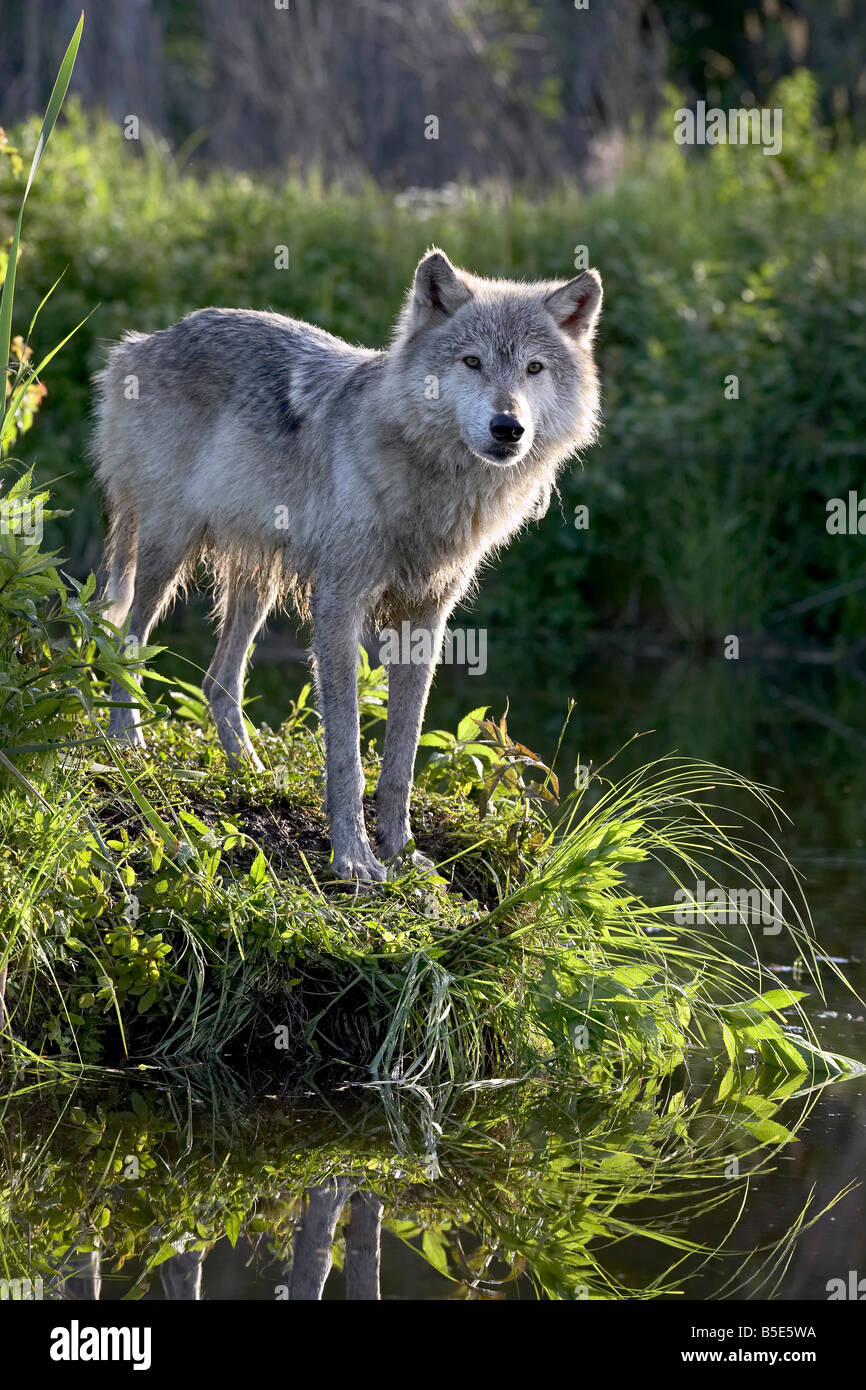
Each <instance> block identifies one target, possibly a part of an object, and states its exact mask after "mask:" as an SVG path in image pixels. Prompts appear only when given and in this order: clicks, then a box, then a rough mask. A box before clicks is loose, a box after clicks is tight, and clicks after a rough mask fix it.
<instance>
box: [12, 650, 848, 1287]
mask: <svg viewBox="0 0 866 1390" xmlns="http://www.w3.org/2000/svg"><path fill="white" fill-rule="evenodd" d="M500 640H501V642H502V650H501V651H500V652H497V646H496V638H495V635H493V636H492V637H491V666H490V669H491V672H500V671H501V670H502V669H503V665H502V662H503V661H504V662H505V663H506V665H505V669H507V644H506V643H505V639H504V638H502V639H500ZM263 655H264V658H265V659H264V660H263V661H262V665H261V667H260V668H259V674H258V677H257V681H258V689H259V692H260V694H261V695H262V701H261V706H260V710H259V711H257V717H259V718H262V717H270V718H271V719H272V720H273V721H274V722H276V713H277V708H278V702H279V694H278V693H277V692H278V690H279V687H281V686H282V684H283V682H285V689H286V695H287V697H288V695H291V694H294V693H296V688H297V685H298V684H299V683H300V679H301V672H300V669H299V668H295V669H294V670H288V671H286V670H281V671H280V678H279V682H275V681H274V679H273V677H274V676H275V674H276V671H275V668H274V667H270V668H269V666H268V663H267V660H266V655H267V653H266V651H265V653H264V654H263ZM564 683H565V685H566V688H568V685H570V687H571V689H572V691H573V694H574V696H575V698H576V699H577V700H578V704H577V707H576V709H575V711H574V713H573V715H572V719H571V723H570V725H569V728H568V732H567V734H566V736H565V738H564V740H563V743H562V748H561V750H560V759H559V762H558V770H559V772H560V776H561V779H562V780H563V781H565V782H567V781H568V780H569V776H570V775H573V769H574V767H575V764H576V763H577V761H578V758H579V759H580V761H581V762H583V763H587V762H592V763H593V764H594V765H595V766H598V765H599V764H600V763H603V762H605V761H606V760H607V759H608V758H610V757H611V756H612V755H613V754H614V753H616V751H617V749H618V748H620V747H621V746H622V745H624V744H626V743H627V741H628V740H629V739H630V738H631V736H632V735H633V734H635V733H640V734H641V735H642V737H641V738H640V739H639V740H637V742H635V743H632V744H629V746H628V747H627V748H625V750H624V751H623V753H622V754H621V756H620V757H619V758H618V759H617V761H616V762H615V763H614V764H613V766H612V767H611V769H610V772H611V774H612V775H616V773H617V772H618V771H619V772H625V771H627V770H628V769H629V767H631V766H634V765H635V764H636V763H638V762H645V761H649V760H650V759H651V758H653V757H657V756H659V755H662V754H665V753H669V752H671V751H674V750H677V751H678V752H680V753H682V754H685V755H689V756H695V757H702V758H707V759H710V760H713V761H717V762H720V763H722V764H724V765H726V766H730V767H733V768H735V769H737V770H738V771H740V772H743V773H745V774H747V775H749V776H750V777H752V778H755V779H756V780H759V781H761V782H764V783H767V784H769V785H771V786H773V787H775V788H778V789H779V793H780V799H781V801H782V805H783V807H784V809H785V811H786V812H787V814H788V815H789V816H790V818H791V820H790V823H786V824H785V825H784V827H783V830H782V833H781V840H782V844H783V847H784V849H785V850H786V852H787V853H788V855H789V857H790V858H791V859H792V861H793V862H794V863H795V865H796V866H797V867H798V868H799V869H800V871H801V872H802V874H803V875H804V877H805V889H806V894H807V898H808V902H809V905H810V908H811V911H812V916H813V921H814V927H815V932H816V934H817V937H818V940H819V942H820V945H821V950H822V951H823V953H824V954H825V955H826V956H827V957H829V958H831V959H832V960H834V961H836V962H837V963H838V964H839V965H840V968H841V969H842V970H843V971H844V972H845V974H846V975H847V977H848V979H849V980H850V981H851V983H852V984H853V985H854V987H855V989H856V991H857V993H858V994H860V995H862V994H863V993H864V990H866V970H864V964H863V955H864V950H863V943H864V940H866V825H864V814H863V812H864V805H866V771H864V765H866V764H864V748H866V719H864V717H863V714H862V707H863V694H864V683H866V682H864V680H863V678H862V677H861V676H860V675H859V673H857V672H854V671H850V670H846V671H839V670H838V669H836V667H835V666H830V665H829V664H828V665H823V664H815V663H811V664H810V663H804V662H801V663H797V662H795V661H793V660H790V659H789V660H788V661H786V662H784V663H779V664H778V665H776V666H772V665H770V666H760V667H759V666H750V665H748V664H746V663H737V662H725V661H723V660H721V659H719V660H713V661H707V662H704V663H701V664H694V663H689V662H688V661H686V660H685V659H684V658H681V657H677V656H672V655H671V653H670V652H667V651H661V650H659V651H643V652H636V651H635V650H634V649H633V648H632V649H629V648H626V647H624V646H623V647H620V646H618V645H617V644H615V643H612V642H608V643H606V644H604V645H602V646H598V645H596V646H594V647H588V648H587V649H586V651H585V652H584V653H583V654H582V655H581V657H580V660H579V661H578V662H576V663H575V664H574V668H573V670H572V671H571V673H570V674H569V675H568V677H567V680H566V681H565V682H564V681H563V675H562V672H561V671H560V672H557V673H556V681H555V686H556V691H557V693H556V694H548V692H547V688H546V686H545V682H544V680H542V679H541V678H540V677H539V678H538V679H534V678H533V679H528V678H526V679H524V681H523V682H522V683H521V685H520V686H519V687H517V688H514V689H512V691H511V705H510V711H509V727H510V728H511V730H512V732H513V734H514V736H515V737H518V738H520V739H521V740H522V741H525V742H527V743H528V744H530V746H533V747H535V748H536V750H537V751H538V752H539V753H540V754H541V755H542V756H543V757H544V758H545V759H546V760H547V759H549V758H550V757H551V756H552V754H553V751H554V749H555V747H556V744H557V739H558V736H559V731H560V726H561V722H562V715H563V697H562V689H563V684H564ZM501 689H502V682H501V680H500V679H497V680H496V681H495V682H494V681H493V680H492V679H491V680H490V681H489V682H488V680H487V678H486V677H479V678H477V679H472V678H468V677H466V675H465V673H464V675H463V676H462V678H461V677H460V676H458V675H457V674H456V673H455V672H454V671H451V672H444V673H443V678H442V679H441V680H440V683H439V688H438V690H437V692H436V694H435V696H434V698H433V700H432V702H431V708H430V712H429V717H428V721H427V726H428V727H437V726H440V727H451V728H453V727H454V726H455V723H456V719H457V718H458V717H459V716H460V715H461V714H463V713H465V712H466V711H467V710H468V709H469V708H472V707H474V706H477V705H480V704H483V703H485V702H488V701H489V702H490V703H491V705H492V707H493V710H494V712H495V713H496V714H499V713H501V708H500V704H501V696H499V695H498V694H497V693H496V692H497V691H501ZM569 769H572V773H569ZM760 949H761V951H762V952H763V955H762V959H763V961H764V963H765V964H767V965H769V966H772V967H773V968H774V969H775V970H776V971H777V972H779V973H780V975H781V976H782V978H783V979H784V980H786V981H787V980H790V979H791V978H792V977H793V956H792V954H791V951H790V948H789V947H788V946H787V945H786V940H785V938H784V937H779V938H772V937H769V938H764V939H763V941H762V944H761V947H760ZM800 983H801V984H802V982H800ZM802 987H804V988H805V987H806V985H805V984H802ZM808 1009H809V1012H810V1014H811V1017H812V1019H813V1021H814V1023H815V1026H816V1029H817V1031H818V1033H819V1037H820V1040H821V1042H822V1044H823V1045H824V1046H825V1047H827V1048H829V1049H831V1050H834V1051H837V1052H841V1053H844V1054H846V1055H848V1056H852V1057H855V1058H858V1059H860V1060H863V1059H866V1027H864V1008H863V1006H862V1005H861V1004H860V1002H859V1000H858V999H857V998H856V996H855V995H854V994H852V993H851V992H850V991H847V990H846V989H845V988H844V987H843V985H842V984H841V983H840V982H839V981H838V979H835V978H834V977H833V976H832V974H828V975H827V977H826V997H825V998H824V999H821V998H820V997H818V996H817V995H813V996H812V997H811V998H810V1000H809V1003H808ZM720 1075H721V1072H720V1071H718V1070H715V1069H714V1067H713V1064H712V1063H711V1061H710V1059H709V1058H708V1057H706V1056H700V1055H695V1056H694V1057H693V1058H690V1060H689V1065H688V1067H687V1068H681V1069H680V1070H679V1072H678V1073H677V1074H676V1075H675V1076H674V1077H673V1078H670V1079H669V1080H668V1082H666V1083H665V1085H664V1086H663V1087H661V1088H659V1089H657V1090H654V1089H653V1087H652V1086H651V1085H650V1084H649V1083H647V1084H646V1085H641V1084H640V1083H638V1084H637V1085H636V1086H635V1087H633V1088H631V1090H628V1091H624V1092H623V1093H622V1094H620V1095H618V1096H614V1097H612V1098H611V1097H608V1098H606V1099H605V1100H603V1101H602V1100H600V1099H599V1098H598V1097H596V1096H594V1095H593V1094H591V1093H590V1092H589V1091H588V1090H586V1089H581V1088H579V1087H577V1086H571V1087H569V1088H566V1089H562V1088H559V1089H557V1088H555V1087H552V1086H547V1085H545V1084H544V1083H542V1082H538V1081H530V1082H526V1083H525V1084H522V1085H503V1086H490V1087H486V1088H480V1089H476V1090H474V1091H472V1092H466V1091H451V1092H447V1093H443V1092H435V1093H427V1092H424V1091H423V1090H416V1091H411V1092H406V1091H401V1090H398V1089H396V1088H393V1089H390V1090H389V1089H387V1088H385V1089H382V1088H373V1087H358V1086H341V1085H339V1084H337V1085H334V1084H332V1083H329V1084H328V1086H327V1087H324V1086H323V1087H322V1089H320V1090H317V1089H316V1088H315V1087H311V1086H310V1085H309V1084H308V1083H306V1082H304V1081H302V1080H301V1081H298V1082H297V1083H296V1084H293V1085H292V1086H290V1087H286V1086H284V1085H282V1086H281V1088H280V1089H275V1085H274V1082H273V1080H272V1079H269V1078H267V1077H262V1076H258V1075H257V1076H238V1075H237V1074H236V1073H230V1072H223V1071H217V1072H211V1071H202V1072H198V1073H192V1074H189V1073H187V1074H184V1075H180V1074H178V1075H166V1074H164V1073H158V1072H145V1073H142V1074H140V1075H139V1076H138V1077H136V1078H133V1079H132V1081H131V1080H130V1078H129V1077H123V1076H119V1075H118V1076H113V1077H107V1078H103V1079H100V1081H99V1083H98V1084H91V1085H89V1086H87V1087H83V1088H82V1087H80V1086H79V1087H78V1088H76V1087H75V1086H70V1087H67V1088H63V1087H52V1088H51V1090H50V1091H49V1092H46V1093H39V1092H38V1091H36V1092H28V1093H27V1094H25V1095H23V1096H19V1097H18V1098H15V1099H13V1100H12V1101H9V1102H7V1104H6V1107H5V1111H4V1113H3V1116H2V1135H3V1142H4V1147H5V1164H4V1167H5V1169H6V1172H7V1174H11V1175H12V1176H11V1179H10V1191H9V1193H8V1194H7V1196H8V1201H9V1207H10V1209H11V1211H12V1212H13V1213H14V1236H13V1238H12V1242H11V1245H8V1246H7V1248H6V1250H5V1251H4V1254H5V1257H6V1267H7V1270H9V1272H10V1273H14V1272H15V1268H16V1261H17V1266H18V1268H19V1269H24V1270H25V1272H26V1271H27V1270H29V1271H30V1272H31V1273H34V1272H35V1269H36V1265H35V1263H34V1252H35V1251H41V1252H42V1258H43V1261H44V1263H43V1265H42V1266H40V1268H41V1269H42V1271H43V1272H42V1277H43V1284H44V1288H45V1296H46V1297H66V1298H77V1299H87V1298H93V1297H95V1296H99V1297H101V1298H102V1299H104V1300H105V1299H115V1298H123V1297H126V1298H144V1299H162V1298H166V1297H171V1298H184V1297H186V1298H190V1297H204V1298H207V1299H238V1300H273V1299H283V1298H309V1297H317V1296H323V1297H324V1298H326V1299H342V1298H346V1297H352V1298H358V1297H371V1296H375V1293H376V1290H377V1288H378V1289H379V1290H380V1292H381V1297H382V1298H385V1299H455V1298H458V1299H459V1298H463V1299H465V1298H470V1299H472V1298H482V1299H484V1298H486V1299H503V1298H506V1299H510V1298H524V1299H526V1298H530V1299H531V1298H536V1297H539V1296H541V1297H545V1296H555V1297H566V1298H608V1299H616V1298H625V1297H640V1298H682V1297H683V1296H685V1297H687V1298H699V1299H715V1298H725V1297H746V1298H752V1299H768V1298H773V1299H782V1300H786V1299H807V1300H826V1299H827V1298H828V1296H829V1292H830V1291H831V1290H834V1289H835V1290H836V1291H837V1294H838V1293H839V1291H840V1290H841V1289H842V1288H843V1287H844V1288H845V1289H846V1290H847V1296H848V1297H851V1296H852V1292H851V1290H852V1289H853V1288H854V1287H855V1286H856V1284H857V1283H858V1281H859V1280H860V1279H866V1219H864V1218H866V1196H864V1191H863V1189H862V1188H859V1187H856V1186H852V1184H856V1183H858V1182H859V1181H860V1180H861V1178H862V1174H863V1169H864V1159H866V1080H864V1078H862V1077H856V1078H853V1079H850V1080H846V1081H843V1082H841V1083H838V1084H835V1085H832V1086H828V1087H826V1088H824V1090H823V1091H816V1092H813V1093H811V1094H809V1095H803V1094H791V1095H789V1096H787V1098H786V1097H785V1096H783V1095H781V1094H777V1095H775V1096H771V1097H770V1099H769V1101H767V1100H766V1097H765V1098H764V1099H763V1100H762V1099H755V1096H756V1095H758V1094H759V1088H753V1091H752V1094H751V1096H749V1095H748V1094H747V1095H745V1097H741V1098H740V1101H739V1102H738V1104H737V1105H735V1106H734V1107H733V1108H732V1107H731V1105H730V1104H729V1103H726V1102H724V1101H722V1100H720V1097H719V1077H720ZM748 1089H749V1088H748V1086H747V1087H746V1090H747V1091H748ZM750 1107H751V1108H750ZM744 1117H745V1118H746V1119H751V1120H754V1119H755V1118H756V1117H758V1118H759V1119H761V1120H762V1122H764V1121H766V1122H768V1123H769V1124H771V1125H779V1126H784V1129H785V1130H788V1131H790V1133H791V1135H792V1137H791V1139H790V1142H787V1143H783V1144H777V1145H772V1146H770V1147H767V1146H764V1147H762V1146H761V1145H760V1144H756V1143H755V1140H754V1130H752V1131H751V1132H750V1131H749V1130H747V1129H746V1128H745V1125H744V1123H743V1120H744ZM760 1132H761V1134H766V1133H767V1132H768V1131H767V1130H761V1131H760ZM769 1132H771V1133H773V1134H775V1135H776V1137H779V1136H780V1135H781V1134H783V1133H784V1131H783V1130H778V1131H775V1130H771V1131H769ZM139 1179H140V1181H139ZM845 1189H850V1190H848V1191H845ZM840 1193H844V1195H842V1196H841V1197H840V1198H839V1201H838V1203H837V1204H836V1205H831V1204H833V1203H834V1202H835V1200H836V1198H837V1197H839V1194H840ZM143 1194H144V1195H143ZM828 1207H829V1209H828V1210H826V1211H824V1210H823V1209H824V1208H828ZM822 1211H823V1214H820V1213H822ZM196 1243H198V1244H201V1245H204V1246H206V1251H205V1252H201V1251H199V1252H191V1249H190V1247H192V1246H193V1245H194V1244H196ZM90 1246H94V1247H97V1248H96V1249H95V1250H90V1249H89V1248H88V1247H90ZM179 1252H180V1253H179ZM184 1252H185V1253H184ZM28 1261H29V1263H28ZM156 1261H158V1263H156ZM329 1270H330V1272H329ZM852 1271H853V1272H854V1274H855V1277H854V1280H853V1283H852V1277H851V1272H852ZM326 1276H327V1278H326ZM833 1281H838V1282H836V1283H833ZM322 1290H323V1292H322ZM862 1291H863V1292H866V1283H864V1284H863V1290H862Z"/></svg>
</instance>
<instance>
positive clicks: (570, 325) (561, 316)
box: [544, 270, 601, 343]
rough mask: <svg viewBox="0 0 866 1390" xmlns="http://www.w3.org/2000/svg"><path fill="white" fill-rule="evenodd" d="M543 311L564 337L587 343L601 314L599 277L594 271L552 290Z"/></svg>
mask: <svg viewBox="0 0 866 1390" xmlns="http://www.w3.org/2000/svg"><path fill="white" fill-rule="evenodd" d="M544 307H545V309H546V310H547V312H548V313H549V314H550V315H551V316H552V318H553V319H554V320H555V322H556V323H558V324H559V326H560V328H561V329H562V331H563V333H567V334H568V336H569V337H570V338H575V339H576V340H577V342H579V343H583V342H588V341H589V340H590V339H591V338H592V335H593V333H594V332H595V326H596V324H597V323H598V316H599V314H600V313H601V276H600V275H599V273H598V271H597V270H585V271H584V272H583V274H582V275H578V276H577V277H576V278H575V279H574V280H569V282H568V284H567V285H563V286H562V288H561V289H559V290H554V291H553V293H552V294H549V295H548V296H547V298H546V299H545V301H544Z"/></svg>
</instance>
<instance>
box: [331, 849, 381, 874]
mask: <svg viewBox="0 0 866 1390" xmlns="http://www.w3.org/2000/svg"><path fill="white" fill-rule="evenodd" d="M331 869H332V871H333V873H334V874H335V876H336V877H337V878H339V879H347V880H348V879H356V880H357V882H358V883H384V882H385V879H386V878H387V877H388V873H387V870H386V868H385V865H384V864H382V863H380V862H379V860H378V859H377V858H376V856H375V854H374V853H373V851H372V850H371V849H370V846H369V845H357V846H355V847H354V848H353V849H350V850H348V851H346V852H345V853H343V854H337V852H336V850H335V851H334V861H333V863H332V865H331Z"/></svg>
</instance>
